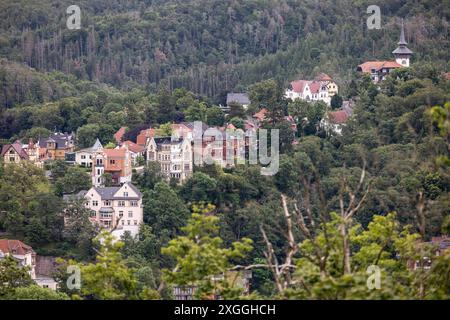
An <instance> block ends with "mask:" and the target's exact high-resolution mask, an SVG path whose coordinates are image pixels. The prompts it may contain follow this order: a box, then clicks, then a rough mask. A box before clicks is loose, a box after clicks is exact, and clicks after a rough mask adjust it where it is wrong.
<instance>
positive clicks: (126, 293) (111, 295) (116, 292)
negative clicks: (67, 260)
mask: <svg viewBox="0 0 450 320" xmlns="http://www.w3.org/2000/svg"><path fill="white" fill-rule="evenodd" d="M97 240H98V241H99V244H100V251H99V253H98V255H97V258H96V261H95V263H89V264H86V265H83V264H79V267H80V270H81V275H82V283H83V285H82V286H81V296H82V297H86V298H94V299H100V300H133V299H137V297H138V292H137V289H136V287H137V280H136V278H135V277H134V270H133V269H130V268H128V267H127V266H126V264H125V262H124V260H123V259H122V255H121V253H120V250H121V248H122V247H123V242H120V241H114V239H113V236H112V235H110V234H109V233H107V232H103V233H101V234H100V235H99V236H98V238H97Z"/></svg>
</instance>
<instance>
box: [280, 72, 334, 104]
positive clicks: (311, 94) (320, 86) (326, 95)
mask: <svg viewBox="0 0 450 320" xmlns="http://www.w3.org/2000/svg"><path fill="white" fill-rule="evenodd" d="M338 91H339V87H338V85H337V84H336V82H335V81H334V80H333V79H332V78H331V77H330V76H329V75H327V74H325V73H321V74H319V75H318V76H317V77H315V78H314V79H313V80H295V81H293V82H291V83H290V86H289V88H288V89H286V91H285V97H286V99H291V100H295V99H302V100H305V101H308V102H314V101H323V102H325V103H326V104H327V105H330V104H331V98H332V97H333V96H334V95H336V94H338Z"/></svg>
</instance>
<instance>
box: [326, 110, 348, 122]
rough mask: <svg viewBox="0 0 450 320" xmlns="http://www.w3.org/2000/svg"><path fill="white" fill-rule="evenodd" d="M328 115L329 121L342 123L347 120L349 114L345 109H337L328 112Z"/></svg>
mask: <svg viewBox="0 0 450 320" xmlns="http://www.w3.org/2000/svg"><path fill="white" fill-rule="evenodd" d="M328 117H329V119H330V122H331V123H334V124H343V123H346V122H347V120H348V118H349V114H348V113H347V112H346V111H345V110H337V111H331V112H329V113H328Z"/></svg>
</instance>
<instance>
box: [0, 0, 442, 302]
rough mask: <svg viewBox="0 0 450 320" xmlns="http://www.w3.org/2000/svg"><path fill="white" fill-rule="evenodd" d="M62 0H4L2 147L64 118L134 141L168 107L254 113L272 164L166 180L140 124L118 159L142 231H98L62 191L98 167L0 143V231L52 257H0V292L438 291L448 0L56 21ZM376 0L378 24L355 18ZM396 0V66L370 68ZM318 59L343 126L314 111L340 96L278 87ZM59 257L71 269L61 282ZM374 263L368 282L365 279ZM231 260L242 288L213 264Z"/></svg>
mask: <svg viewBox="0 0 450 320" xmlns="http://www.w3.org/2000/svg"><path fill="white" fill-rule="evenodd" d="M71 4H73V3H71V2H70V1H66V0H64V1H58V0H42V1H29V0H1V1H0V31H1V32H0V145H2V147H3V146H4V145H8V148H10V145H9V144H11V143H13V142H15V141H16V140H17V139H20V140H21V141H22V142H23V143H24V145H25V144H26V143H28V141H29V139H30V138H32V139H34V141H36V140H37V139H39V138H42V137H45V138H47V137H49V135H50V134H51V133H52V132H54V131H61V132H74V133H75V137H76V139H75V146H74V150H75V152H80V149H83V150H84V151H83V150H82V152H87V151H86V149H85V148H89V147H91V146H92V145H93V144H94V142H96V140H97V139H99V140H100V142H101V143H102V144H103V146H104V147H105V150H107V149H113V148H115V147H116V146H117V147H119V145H120V143H121V142H120V141H117V140H116V139H115V137H114V134H115V133H116V132H117V131H118V130H119V129H120V128H122V127H126V129H124V130H125V133H124V136H123V140H124V141H126V140H132V141H136V136H137V134H138V133H139V132H141V130H142V129H148V128H149V127H152V129H154V130H155V135H156V136H161V135H164V136H170V134H171V131H172V126H171V125H172V124H177V125H179V124H180V123H181V122H184V121H186V122H193V121H202V122H204V123H205V124H206V125H208V126H211V127H222V128H223V127H225V126H228V125H229V124H232V125H233V126H235V127H236V128H241V129H242V128H245V124H247V123H250V124H255V123H257V126H258V128H263V129H279V133H280V135H279V138H280V141H279V142H280V154H279V156H280V158H279V159H280V161H279V171H278V172H277V173H276V174H275V175H273V176H266V175H262V174H261V166H260V165H254V164H248V163H245V164H237V165H235V166H230V167H221V166H220V165H219V164H216V165H204V166H194V165H193V166H192V170H190V174H189V175H188V176H186V180H184V181H182V183H178V182H179V181H177V180H176V179H174V178H175V177H174V176H171V177H170V176H169V175H168V174H167V172H163V169H162V165H161V163H162V162H161V161H158V160H155V161H147V162H146V161H145V159H144V154H145V156H147V155H148V154H150V152H149V153H147V151H148V150H154V149H146V148H149V145H150V144H149V143H148V141H151V140H147V142H144V144H145V146H144V147H143V148H144V151H141V152H143V153H142V154H139V155H137V156H136V159H139V161H137V160H136V163H133V165H131V164H130V166H129V168H130V174H129V177H130V180H131V183H132V184H133V185H134V186H135V187H136V190H139V191H140V193H142V197H141V195H139V197H137V198H139V199H140V200H139V201H141V200H142V206H140V205H139V206H138V205H135V206H134V207H136V208H138V207H139V210H142V211H141V218H142V219H141V220H142V223H141V224H139V225H138V224H137V222H135V225H136V226H139V228H140V229H139V233H138V236H137V237H134V238H133V237H132V236H131V235H130V233H124V236H123V237H122V238H121V241H117V242H114V241H112V238H111V236H109V234H108V233H107V232H101V230H100V229H101V228H100V226H99V224H93V223H92V221H93V216H92V210H91V208H87V207H86V201H85V200H86V199H78V198H75V197H70V196H73V195H76V194H78V192H80V191H82V190H88V189H90V188H91V186H92V184H93V183H95V182H93V181H95V178H94V180H93V179H92V178H93V176H94V175H95V171H96V170H92V168H91V169H89V168H86V167H84V164H83V165H79V166H78V165H73V163H70V164H68V163H67V162H66V161H65V160H63V159H59V160H55V159H53V158H52V159H47V158H46V159H45V161H43V163H42V165H41V166H38V165H35V164H32V161H31V160H30V161H28V159H25V160H24V161H22V160H20V161H19V162H17V163H10V162H9V163H8V164H6V163H3V161H5V160H4V159H3V157H2V159H1V160H0V235H1V237H2V238H3V237H4V238H7V239H18V240H21V241H23V242H24V243H26V244H27V245H30V246H31V247H33V249H34V250H35V251H36V252H37V254H38V255H41V256H51V257H58V258H60V259H58V261H57V267H58V268H57V269H56V270H54V271H55V272H54V273H52V277H54V279H55V280H57V282H58V284H59V289H58V292H53V291H50V290H48V289H43V288H36V286H35V285H31V284H32V281H31V278H30V277H29V275H28V273H27V272H23V269H20V268H18V266H17V264H16V263H15V262H14V261H13V260H12V259H3V260H1V261H0V271H2V272H0V300H1V299H30V298H31V299H34V298H36V296H38V297H46V296H47V295H48V296H49V297H50V298H54V299H69V298H73V299H87V300H89V299H90V300H92V299H130V300H134V299H172V298H174V296H173V294H174V290H173V289H174V287H177V288H184V287H185V286H188V287H189V286H191V285H192V286H195V287H196V288H197V289H198V290H197V291H196V292H195V295H194V296H193V298H195V299H210V298H211V297H214V296H215V295H220V296H221V297H222V298H225V299H238V298H245V299H326V300H329V299H443V300H445V299H447V300H448V299H449V297H450V281H449V279H450V263H449V261H450V250H448V247H447V249H446V250H444V249H445V248H444V249H443V250H441V251H439V250H440V249H442V248H440V247H439V246H440V245H441V244H442V243H443V244H444V245H448V236H449V235H450V171H449V168H450V159H449V154H450V102H449V101H450V78H449V68H450V65H449V61H450V59H449V57H450V56H449V52H450V38H449V28H448V19H449V16H450V3H449V0H443V1H436V0H434V1H433V0H424V1H418V0H392V1H391V0H385V1H363V0H327V1H325V0H301V1H300V0H298V1H294V0H245V1H244V0H243V1H237V0H230V1H219V0H190V1H187V0H153V1H152V0H80V1H78V3H77V5H79V6H80V8H81V12H82V22H81V29H80V30H68V29H67V27H66V19H67V17H68V14H66V8H67V7H68V6H69V5H71ZM372 4H378V5H379V6H380V7H381V11H382V23H381V26H382V29H381V30H368V29H367V26H366V19H367V17H368V16H369V15H368V14H367V13H366V9H367V6H368V5H372ZM401 18H405V20H404V21H405V32H406V36H407V39H406V40H407V41H408V47H409V48H410V49H411V50H413V52H414V53H413V55H412V59H411V66H410V67H402V68H400V66H398V68H396V69H395V70H394V69H393V70H392V71H391V72H390V73H389V74H387V75H386V79H384V80H383V81H380V82H377V83H374V82H373V81H372V80H373V79H371V77H370V75H369V74H361V73H356V71H355V70H356V66H357V65H358V64H359V63H361V62H363V61H365V60H370V59H388V60H393V56H392V50H393V49H395V47H396V44H397V42H398V37H399V32H400V23H401ZM319 72H324V73H327V74H329V75H330V76H332V77H333V79H334V80H335V81H336V83H337V84H338V85H339V94H338V95H335V96H333V97H339V99H340V104H341V105H342V102H343V100H344V99H345V100H347V101H346V102H347V103H348V105H349V106H351V107H350V108H351V112H350V113H349V114H346V115H347V116H348V117H347V118H346V119H345V121H343V122H342V123H339V128H340V129H342V131H339V132H338V131H333V130H329V127H328V126H327V124H330V123H331V120H330V116H329V115H330V114H331V113H332V112H338V111H343V109H339V108H340V107H341V105H339V106H337V107H336V106H333V105H332V103H331V102H330V105H327V103H325V102H323V101H312V102H311V101H308V102H306V101H304V100H302V99H296V100H291V99H286V98H285V95H284V93H285V89H286V86H287V84H288V83H289V81H290V80H293V79H295V78H297V77H302V78H305V79H311V78H313V77H314V76H316V75H317V74H318V73H319ZM231 91H236V92H237V91H245V92H247V93H248V95H249V98H250V100H251V103H250V105H249V106H248V108H247V109H244V107H243V106H242V105H235V104H232V106H231V107H230V110H229V112H228V114H225V112H224V111H223V110H222V109H221V108H219V106H218V105H219V104H224V102H225V95H226V93H228V92H231ZM263 108H265V109H266V117H265V119H262V120H261V121H259V122H257V121H256V120H255V119H256V118H257V117H255V116H254V114H255V113H256V112H258V111H259V112H261V110H262V109H263ZM337 109H339V110H337ZM247 121H248V122H247ZM189 125H190V124H189ZM161 132H162V133H161ZM160 133H161V134H160ZM186 139H188V138H186ZM47 141H50V139H49V140H47ZM272 141H274V140H271V143H272ZM50 142H51V141H50ZM117 144H119V145H117ZM124 144H125V143H124ZM124 144H122V147H123V145H124ZM28 147H29V146H27V148H28ZM11 148H12V147H11ZM123 149H126V151H125V153H127V152H128V151H129V150H128V146H127V147H126V148H123ZM168 149H169V152H170V150H171V149H170V147H169V148H168ZM3 150H5V149H3ZM8 150H10V149H8ZM185 150H189V149H185ZM208 150H209V149H208ZM91 151H92V150H91ZM109 151H116V150H109ZM92 152H93V151H92ZM208 152H209V151H208ZM152 153H153V152H152ZM191 153H192V152H191ZM91 154H92V153H91ZM96 156H97V155H96ZM170 156H171V155H168V157H169V160H170ZM181 158H184V157H181ZM5 159H6V160H8V159H9V155H7V156H6V157H5ZM91 159H94V158H91ZM105 159H106V158H105ZM155 159H156V158H155ZM112 160H113V163H114V161H115V159H112ZM159 160H162V158H161V157H160V158H159ZM164 160H167V159H164ZM93 161H94V160H92V161H91V162H93ZM110 161H111V159H110ZM35 162H38V161H35ZM44 162H45V163H44ZM97 163H98V162H97ZM105 163H108V162H106V160H105ZM130 163H131V162H130ZM4 164H5V165H4ZM110 164H111V163H110ZM101 165H102V164H101ZM124 165H125V164H124ZM164 165H166V163H164ZM131 168H132V170H131ZM165 170H166V169H165ZM166 171H167V170H166ZM102 178H104V176H102ZM118 183H119V182H118ZM118 183H117V184H118ZM104 184H105V186H107V187H110V186H111V185H112V184H113V183H112V180H111V181H106V179H105V181H104ZM133 188H134V187H133ZM126 193H127V195H128V191H126ZM136 193H138V192H136ZM64 195H65V196H66V197H63V196H64ZM124 197H125V192H124ZM108 199H109V198H108ZM121 199H122V198H119V200H120V201H122V200H121ZM133 201H135V199H134V198H133ZM92 202H94V201H92ZM92 205H93V204H92ZM97 205H98V203H97ZM97 205H95V206H96V207H97ZM100 206H102V205H100ZM105 206H106V204H105ZM120 207H122V205H120ZM120 212H122V215H123V211H120ZM107 214H109V211H105V216H107ZM129 214H130V212H128V215H129ZM125 215H127V213H126V212H125ZM131 216H133V212H131ZM120 217H122V216H120ZM128 218H130V219H131V218H132V217H130V216H128ZM119 220H120V219H119ZM119 220H118V221H119ZM118 221H117V222H118ZM130 221H131V220H128V225H130V223H131V222H130ZM122 223H125V221H124V220H122ZM100 238H101V241H100ZM436 239H437V240H436ZM439 241H440V242H439ZM437 252H440V254H437ZM69 265H71V266H78V267H79V268H80V270H81V273H82V275H83V280H82V281H83V286H82V287H81V288H69V287H68V286H67V282H66V280H67V277H68V273H67V266H69ZM373 266H376V267H379V268H381V270H382V271H381V272H382V286H381V288H377V290H372V289H369V288H368V286H367V282H366V280H367V270H368V268H371V267H373ZM3 270H7V271H5V272H3ZM21 270H22V271H21ZM243 270H246V271H249V270H251V271H252V276H251V279H250V280H249V291H248V292H245V290H243V288H242V287H238V286H236V285H235V280H236V278H234V280H233V281H230V282H229V281H228V280H227V279H226V278H227V276H229V273H230V272H237V271H243ZM217 275H223V279H222V280H218V281H219V285H218V286H217V282H214V283H213V280H212V279H217V278H218V277H217ZM219 278H220V277H219ZM214 281H216V280H214Z"/></svg>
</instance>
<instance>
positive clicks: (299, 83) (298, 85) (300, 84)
mask: <svg viewBox="0 0 450 320" xmlns="http://www.w3.org/2000/svg"><path fill="white" fill-rule="evenodd" d="M309 82H310V81H308V80H295V81H292V82H291V87H292V91H294V92H298V93H303V90H304V89H305V86H306V85H307V84H308V83H309Z"/></svg>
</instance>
